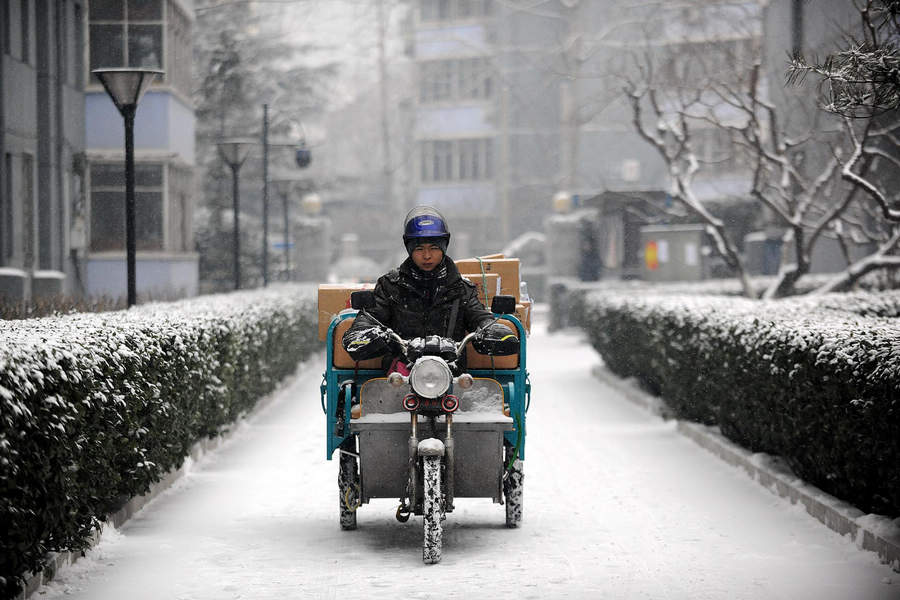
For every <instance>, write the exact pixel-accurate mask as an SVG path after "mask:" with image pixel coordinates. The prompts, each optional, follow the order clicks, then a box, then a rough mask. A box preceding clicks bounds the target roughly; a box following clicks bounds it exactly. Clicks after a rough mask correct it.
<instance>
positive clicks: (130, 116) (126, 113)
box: [91, 68, 164, 307]
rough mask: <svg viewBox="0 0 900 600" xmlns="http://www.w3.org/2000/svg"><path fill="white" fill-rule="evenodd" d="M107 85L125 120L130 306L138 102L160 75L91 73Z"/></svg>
mask: <svg viewBox="0 0 900 600" xmlns="http://www.w3.org/2000/svg"><path fill="white" fill-rule="evenodd" d="M91 72H92V73H93V74H94V75H96V76H97V79H99V80H100V83H102V84H103V88H104V89H105V90H106V93H107V94H109V97H110V98H112V101H113V104H115V105H116V108H117V109H118V110H119V114H121V115H122V118H123V119H124V120H125V255H126V258H125V263H126V271H127V280H128V306H129V307H131V306H134V304H135V303H136V302H137V283H136V282H137V279H136V276H135V254H136V248H137V247H136V242H135V219H134V212H135V211H134V115H135V113H136V112H137V107H138V102H140V101H141V97H142V96H143V95H144V92H146V91H147V88H149V87H150V84H151V83H153V80H154V78H156V76H157V75H162V74H163V73H164V72H163V71H160V70H159V69H132V68H116V69H94V70H93V71H91Z"/></svg>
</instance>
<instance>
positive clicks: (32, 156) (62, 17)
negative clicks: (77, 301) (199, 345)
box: [0, 0, 197, 299]
mask: <svg viewBox="0 0 900 600" xmlns="http://www.w3.org/2000/svg"><path fill="white" fill-rule="evenodd" d="M0 10H2V14H0V17H2V18H0V48H2V61H0V81H2V84H3V85H2V93H0V134H2V135H0V159H2V160H0V268H2V271H0V293H5V294H6V295H8V296H11V297H12V299H16V298H31V297H32V296H33V295H55V294H64V295H68V296H82V295H83V296H107V297H110V298H118V297H122V296H124V295H125V251H124V248H125V240H124V231H125V225H124V129H123V121H122V118H121V116H120V115H119V114H118V111H117V110H116V109H115V107H114V105H113V104H112V101H111V100H110V99H109V97H108V96H107V94H106V92H105V91H104V90H103V88H102V86H101V85H100V84H99V82H98V81H97V80H96V79H95V78H94V77H93V76H92V75H91V72H90V70H91V69H93V68H99V67H125V66H136V67H155V68H160V69H163V70H165V72H166V75H165V77H164V78H163V80H162V81H160V82H157V83H156V84H155V85H154V86H153V87H152V88H151V89H150V91H149V92H148V93H147V95H146V96H145V97H144V99H143V101H142V102H141V106H140V108H139V110H138V113H137V118H136V123H135V160H136V205H137V248H138V255H137V286H138V294H139V295H140V296H142V297H144V298H147V297H154V298H169V297H177V296H184V295H193V294H196V292H197V256H196V254H195V253H194V251H193V239H192V237H193V236H192V227H191V218H192V213H193V203H194V196H195V194H194V184H193V180H194V176H193V169H194V116H193V108H192V105H191V101H190V99H189V98H190V92H191V88H190V79H191V58H192V56H191V24H192V18H193V17H192V14H193V9H192V7H191V5H190V4H189V3H188V2H186V1H185V0H144V1H141V2H137V1H128V2H124V1H121V0H93V1H91V2H87V1H86V0H0Z"/></svg>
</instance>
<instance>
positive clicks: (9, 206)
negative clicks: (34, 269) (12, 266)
mask: <svg viewBox="0 0 900 600" xmlns="http://www.w3.org/2000/svg"><path fill="white" fill-rule="evenodd" d="M3 167H4V170H3V185H2V188H0V192H2V193H3V196H2V197H0V200H2V202H0V259H2V260H0V264H4V265H6V264H9V259H11V258H12V256H13V181H12V174H13V157H12V154H9V153H7V154H6V156H4V157H3Z"/></svg>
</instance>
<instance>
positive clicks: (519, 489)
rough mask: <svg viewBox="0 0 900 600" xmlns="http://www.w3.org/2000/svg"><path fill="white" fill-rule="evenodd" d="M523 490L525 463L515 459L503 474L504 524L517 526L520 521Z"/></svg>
mask: <svg viewBox="0 0 900 600" xmlns="http://www.w3.org/2000/svg"><path fill="white" fill-rule="evenodd" d="M524 491H525V464H524V463H523V462H522V461H521V460H519V459H518V458H517V459H515V460H514V461H513V463H512V467H511V468H509V469H508V470H507V471H506V473H505V474H504V478H503V502H504V503H505V504H506V526H507V527H518V526H519V523H521V522H522V496H523V493H524Z"/></svg>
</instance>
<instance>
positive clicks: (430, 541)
mask: <svg viewBox="0 0 900 600" xmlns="http://www.w3.org/2000/svg"><path fill="white" fill-rule="evenodd" d="M422 487H423V493H424V499H423V502H422V516H423V517H424V519H423V529H424V533H425V540H424V544H423V546H422V560H423V561H424V562H425V563H426V564H434V563H437V562H440V561H441V548H442V545H443V541H442V536H443V527H442V524H441V519H442V517H443V510H442V499H441V457H440V456H428V455H426V456H423V457H422Z"/></svg>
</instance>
